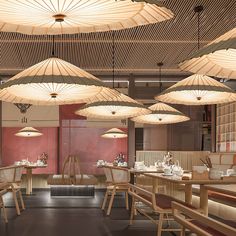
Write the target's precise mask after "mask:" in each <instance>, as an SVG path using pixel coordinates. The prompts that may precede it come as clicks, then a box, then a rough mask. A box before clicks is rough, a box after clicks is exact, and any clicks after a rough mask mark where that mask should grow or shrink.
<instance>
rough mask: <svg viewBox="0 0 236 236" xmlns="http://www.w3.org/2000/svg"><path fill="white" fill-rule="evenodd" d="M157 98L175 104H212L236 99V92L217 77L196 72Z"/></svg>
mask: <svg viewBox="0 0 236 236" xmlns="http://www.w3.org/2000/svg"><path fill="white" fill-rule="evenodd" d="M155 99H157V100H159V101H162V102H166V103H173V104H184V105H210V104H219V103H228V102H233V101H236V93H235V92H234V91H233V90H232V89H231V88H229V87H227V86H226V85H224V84H222V83H220V82H218V81H217V80H215V79H212V78H210V77H208V76H205V75H199V74H194V75H191V76H189V77H188V78H186V79H183V80H181V81H179V82H178V83H176V84H174V85H172V86H171V87H169V88H168V89H166V90H165V91H163V92H162V93H161V94H160V95H157V96H156V97H155Z"/></svg>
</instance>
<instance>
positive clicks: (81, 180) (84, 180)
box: [74, 174, 98, 185]
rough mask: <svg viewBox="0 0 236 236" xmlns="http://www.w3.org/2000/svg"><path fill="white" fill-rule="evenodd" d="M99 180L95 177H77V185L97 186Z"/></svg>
mask: <svg viewBox="0 0 236 236" xmlns="http://www.w3.org/2000/svg"><path fill="white" fill-rule="evenodd" d="M97 182H98V180H97V178H96V177H95V176H93V175H84V174H83V175H75V183H74V184H75V185H96V184H97Z"/></svg>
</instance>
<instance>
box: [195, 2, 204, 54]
mask: <svg viewBox="0 0 236 236" xmlns="http://www.w3.org/2000/svg"><path fill="white" fill-rule="evenodd" d="M202 11H203V6H202V5H199V6H196V7H195V8H194V12H195V14H196V13H197V48H198V50H199V49H200V36H201V35H200V23H201V22H200V20H201V19H200V17H201V13H202Z"/></svg>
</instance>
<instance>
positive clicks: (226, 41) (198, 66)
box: [179, 28, 236, 79]
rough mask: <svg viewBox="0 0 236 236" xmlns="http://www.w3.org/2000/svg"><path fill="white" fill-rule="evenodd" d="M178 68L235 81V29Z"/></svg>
mask: <svg viewBox="0 0 236 236" xmlns="http://www.w3.org/2000/svg"><path fill="white" fill-rule="evenodd" d="M179 66H180V68H181V69H183V70H185V71H191V72H193V73H200V74H205V75H209V76H216V77H220V78H228V79H236V28H234V29H232V30H230V31H229V32H227V33H225V34H224V35H222V36H220V37H219V38H217V39H215V40H214V41H213V42H211V43H210V44H208V45H206V46H205V47H203V48H202V49H200V50H199V51H198V52H196V53H194V54H193V55H191V56H190V57H189V58H188V59H186V60H185V61H184V62H183V63H181V64H180V65H179Z"/></svg>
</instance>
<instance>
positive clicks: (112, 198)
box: [107, 186, 116, 216]
mask: <svg viewBox="0 0 236 236" xmlns="http://www.w3.org/2000/svg"><path fill="white" fill-rule="evenodd" d="M115 194H116V186H114V188H113V190H112V194H111V199H110V201H109V206H108V209H107V215H108V216H109V215H110V213H111V208H112V205H113V201H114V197H115Z"/></svg>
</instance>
